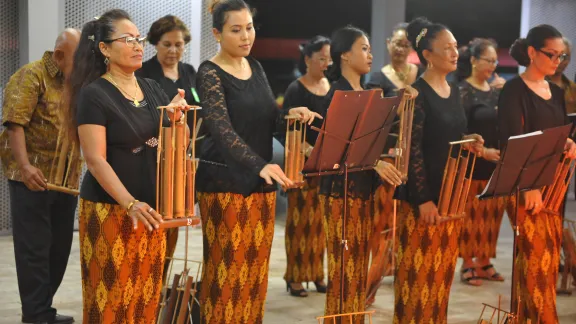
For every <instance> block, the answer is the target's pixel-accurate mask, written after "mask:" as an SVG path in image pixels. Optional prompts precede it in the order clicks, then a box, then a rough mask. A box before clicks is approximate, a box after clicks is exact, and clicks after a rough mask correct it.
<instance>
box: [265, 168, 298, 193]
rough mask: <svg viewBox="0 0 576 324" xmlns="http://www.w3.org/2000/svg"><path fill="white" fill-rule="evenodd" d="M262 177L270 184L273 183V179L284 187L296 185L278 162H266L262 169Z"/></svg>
mask: <svg viewBox="0 0 576 324" xmlns="http://www.w3.org/2000/svg"><path fill="white" fill-rule="evenodd" d="M260 177H261V178H262V179H264V180H266V183H267V184H269V185H271V184H273V182H272V180H276V182H278V183H279V184H280V185H281V186H282V187H283V188H290V187H292V186H294V182H292V180H290V179H288V177H286V175H285V174H284V171H282V169H281V168H280V166H279V165H278V164H266V165H265V166H264V167H263V168H262V170H260Z"/></svg>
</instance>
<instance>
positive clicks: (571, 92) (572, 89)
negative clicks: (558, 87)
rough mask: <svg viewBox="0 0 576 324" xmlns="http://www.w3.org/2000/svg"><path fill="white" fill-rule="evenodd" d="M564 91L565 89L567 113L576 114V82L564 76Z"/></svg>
mask: <svg viewBox="0 0 576 324" xmlns="http://www.w3.org/2000/svg"><path fill="white" fill-rule="evenodd" d="M562 81H563V82H562V89H564V100H565V104H566V113H567V114H573V113H576V82H574V81H572V80H570V79H568V78H567V77H566V76H565V75H562Z"/></svg>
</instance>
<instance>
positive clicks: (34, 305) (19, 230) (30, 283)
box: [8, 181, 78, 321]
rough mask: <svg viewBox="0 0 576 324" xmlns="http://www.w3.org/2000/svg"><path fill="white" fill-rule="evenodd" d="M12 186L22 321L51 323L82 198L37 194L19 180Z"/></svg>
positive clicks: (11, 202)
mask: <svg viewBox="0 0 576 324" xmlns="http://www.w3.org/2000/svg"><path fill="white" fill-rule="evenodd" d="M8 183H9V187H10V208H11V213H12V235H13V239H14V255H15V258H16V273H17V276H18V289H19V290H20V300H21V302H22V318H23V319H25V320H26V321H43V320H46V321H49V320H51V319H52V318H53V317H54V315H55V314H56V309H54V308H53V307H52V298H53V297H54V294H56V291H57V290H58V287H59V286H60V283H62V278H63V277H64V272H65V271H66V265H67V264H68V257H69V256H70V249H71V247H72V236H73V232H74V216H75V211H76V205H77V204H78V198H77V197H75V196H72V195H68V194H64V193H60V192H55V191H43V192H34V191H31V190H29V189H28V188H27V187H26V186H25V185H24V183H22V182H19V181H8Z"/></svg>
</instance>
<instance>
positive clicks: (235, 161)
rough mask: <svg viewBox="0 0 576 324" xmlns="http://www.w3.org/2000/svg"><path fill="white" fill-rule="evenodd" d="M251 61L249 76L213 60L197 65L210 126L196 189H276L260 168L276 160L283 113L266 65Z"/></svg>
mask: <svg viewBox="0 0 576 324" xmlns="http://www.w3.org/2000/svg"><path fill="white" fill-rule="evenodd" d="M247 60H248V62H249V64H250V67H251V69H252V76H251V77H250V78H249V79H247V80H241V79H238V78H236V77H235V76H233V75H231V74H229V73H227V72H226V71H224V70H223V69H222V68H220V67H219V66H218V65H217V64H215V63H213V62H211V61H205V62H203V63H202V64H201V65H200V67H199V68H198V74H197V79H196V85H197V86H198V90H199V95H200V101H201V104H202V110H201V116H203V118H204V122H203V123H204V125H205V126H206V131H207V134H206V138H204V140H203V141H202V144H201V148H200V154H199V158H200V165H199V167H198V172H197V175H196V186H197V190H198V191H201V192H232V193H239V194H242V195H245V196H248V195H250V194H252V193H256V192H271V191H275V190H276V185H267V184H266V183H265V181H264V179H262V178H261V177H260V176H259V173H260V171H261V170H262V168H264V166H265V165H266V164H267V163H269V162H270V161H271V160H272V140H273V137H272V135H273V132H274V131H275V130H276V128H277V127H278V126H280V127H281V125H282V122H283V114H282V113H281V109H280V108H279V107H278V105H277V104H276V100H275V99H274V95H273V93H272V90H271V89H270V85H269V84H268V79H267V78H266V74H265V73H264V69H263V68H262V66H261V65H260V63H259V62H258V61H256V60H255V59H254V58H251V57H247ZM280 129H281V128H280Z"/></svg>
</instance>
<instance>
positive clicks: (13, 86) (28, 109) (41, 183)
mask: <svg viewBox="0 0 576 324" xmlns="http://www.w3.org/2000/svg"><path fill="white" fill-rule="evenodd" d="M40 84H41V82H40V76H39V75H38V73H37V72H36V71H35V70H34V68H33V67H30V66H26V67H24V68H22V69H20V70H19V71H18V72H17V73H16V74H14V76H12V77H11V78H10V81H9V82H8V84H7V85H6V89H5V94H6V95H5V97H4V104H3V110H2V115H3V117H2V124H4V125H5V126H6V127H7V133H8V139H9V145H10V150H11V151H12V156H13V158H14V160H15V161H16V165H17V167H18V169H19V170H20V173H21V175H22V182H24V184H25V185H26V187H27V188H28V189H30V190H32V191H44V190H45V188H46V186H47V185H46V181H47V180H46V178H45V177H44V175H43V174H42V171H40V169H38V168H36V167H34V166H32V164H31V163H30V160H29V158H28V151H27V149H26V133H25V131H24V129H25V128H26V127H28V125H29V123H30V120H31V119H32V114H33V113H34V111H35V109H36V106H37V105H38V98H39V97H40V96H41V95H42V88H41V85H40Z"/></svg>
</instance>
